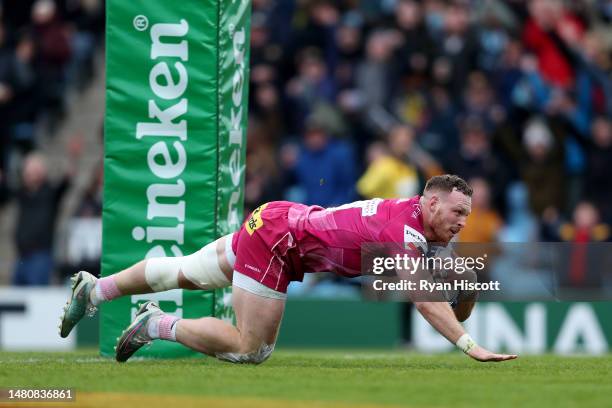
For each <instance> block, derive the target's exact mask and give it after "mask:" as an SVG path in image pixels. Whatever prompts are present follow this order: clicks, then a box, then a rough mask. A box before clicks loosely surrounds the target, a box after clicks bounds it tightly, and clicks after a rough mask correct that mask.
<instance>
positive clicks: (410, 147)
mask: <svg viewBox="0 0 612 408" xmlns="http://www.w3.org/2000/svg"><path fill="white" fill-rule="evenodd" d="M414 137H415V135H414V131H413V130H412V128H411V127H409V126H405V125H398V126H395V127H393V128H392V129H391V131H390V132H389V134H388V136H387V146H386V149H385V150H384V151H383V152H380V149H378V150H379V152H378V154H376V157H374V158H373V160H372V162H371V163H370V165H369V166H368V168H367V169H366V171H365V173H364V174H363V175H362V176H361V178H360V179H359V180H358V182H357V191H358V192H359V194H361V195H362V196H363V197H365V198H375V197H378V198H400V197H411V196H413V195H414V194H417V192H418V191H419V188H420V178H419V171H421V172H422V173H423V176H424V177H426V178H429V177H432V176H435V175H439V174H442V168H441V167H440V166H439V165H438V164H437V163H436V162H435V161H434V160H433V159H432V158H431V157H430V156H429V155H427V153H425V152H423V151H422V150H420V149H419V148H418V146H416V145H415V143H414ZM376 147H377V148H378V145H377V146H376ZM413 163H414V164H413Z"/></svg>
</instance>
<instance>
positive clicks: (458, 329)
mask: <svg viewBox="0 0 612 408" xmlns="http://www.w3.org/2000/svg"><path fill="white" fill-rule="evenodd" d="M414 305H415V306H416V308H417V310H418V311H419V313H421V314H422V315H423V317H424V318H425V320H427V321H428V322H429V324H431V325H432V326H433V327H434V328H435V329H436V330H437V331H438V332H439V333H440V334H442V335H443V336H444V337H446V338H447V339H448V340H449V341H450V342H451V343H453V344H455V345H457V347H459V348H460V349H461V350H462V351H463V352H464V353H465V354H467V355H468V356H470V357H472V358H473V359H474V360H477V361H505V360H513V359H515V358H517V357H518V356H517V355H516V354H497V353H492V352H490V351H489V350H487V349H485V348H483V347H480V346H479V345H478V344H476V343H475V342H474V340H472V338H471V337H470V335H469V334H467V333H466V332H465V330H464V329H463V327H462V326H461V324H459V322H458V321H457V318H456V317H455V314H454V313H453V310H452V309H451V308H450V306H449V305H448V303H446V302H414Z"/></svg>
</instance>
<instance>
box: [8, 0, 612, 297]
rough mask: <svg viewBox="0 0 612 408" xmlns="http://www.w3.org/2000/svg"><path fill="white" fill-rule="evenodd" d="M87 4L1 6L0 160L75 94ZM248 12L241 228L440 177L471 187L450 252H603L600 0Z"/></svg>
mask: <svg viewBox="0 0 612 408" xmlns="http://www.w3.org/2000/svg"><path fill="white" fill-rule="evenodd" d="M31 3H33V7H31V6H32V4H31ZM99 3H100V2H99V1H95V0H80V1H79V0H73V1H70V0H64V1H59V0H58V1H57V2H51V1H50V0H38V1H36V2H28V1H17V0H15V1H9V0H4V1H2V3H1V4H2V5H3V14H2V15H3V20H2V21H3V23H2V30H1V33H2V35H0V44H2V47H1V50H2V54H1V56H0V115H1V120H0V123H2V129H1V130H2V132H0V134H2V137H3V138H4V139H3V141H2V146H3V149H4V147H5V146H12V148H13V149H15V148H18V149H26V150H27V149H28V148H29V147H28V146H31V145H32V144H34V145H35V142H34V141H35V136H34V133H32V130H31V129H32V128H33V127H34V128H35V126H32V124H35V123H38V120H40V118H41V117H46V116H49V115H58V114H59V115H60V116H61V111H62V106H63V105H62V103H61V100H62V95H64V94H65V92H66V87H68V86H71V85H76V86H79V84H81V83H82V81H86V80H87V76H88V73H89V72H90V65H89V64H90V63H91V58H92V52H93V51H92V44H97V43H99V42H100V36H101V35H102V33H103V15H102V11H101V9H100V7H99V6H100V4H99ZM9 4H10V6H9ZM26 4H27V5H28V6H27V7H26ZM51 4H54V6H53V7H51V6H50V5H51ZM252 5H253V7H252V18H251V37H250V42H251V51H250V52H251V57H250V58H251V59H250V61H251V70H250V94H249V112H250V114H249V126H248V143H247V165H246V188H245V207H246V208H245V214H247V213H248V212H249V211H250V210H252V209H254V208H255V207H256V206H258V205H259V204H261V203H263V202H266V201H271V200H279V199H286V200H293V201H300V202H304V203H306V204H318V205H321V206H324V207H327V206H335V205H339V204H342V203H346V202H350V201H353V200H357V199H368V198H373V197H382V198H394V197H405V196H411V195H414V194H418V193H419V192H420V191H421V189H422V187H423V185H424V182H425V181H426V180H427V179H428V178H429V177H431V176H433V175H436V174H442V173H455V174H458V175H460V176H462V177H464V178H465V179H467V180H468V181H469V182H470V183H471V185H472V186H473V187H474V197H473V213H472V215H471V216H470V219H469V222H468V226H467V227H466V228H465V229H464V230H463V231H462V233H461V236H460V237H459V239H460V240H461V241H465V242H488V243H492V242H500V243H506V242H536V241H547V242H549V241H552V242H565V243H567V244H568V245H569V248H570V249H568V252H567V253H568V254H569V255H568V256H569V257H570V259H569V260H568V265H573V266H572V268H574V266H575V265H578V264H579V263H580V262H581V261H580V259H584V253H582V252H581V251H579V250H578V249H580V248H582V247H584V245H583V244H584V243H589V242H606V241H609V240H610V239H611V237H612V235H611V232H610V225H611V223H612V178H611V177H610V176H609V174H610V169H611V168H612V164H611V163H612V122H611V120H612V76H611V69H612V65H611V64H612V59H611V50H612V25H611V20H612V1H610V0H574V1H569V0H566V1H565V0H507V1H501V0H446V1H444V0H420V1H417V0H337V1H331V0H282V1H281V0H253V2H252ZM49 8H51V10H52V11H51V12H50V11H49ZM26 9H27V12H26ZM41 9H42V10H41ZM17 10H21V11H19V12H17ZM50 15H51V17H50ZM17 66H18V67H19V68H15V67H17ZM22 67H27V69H24V68H22ZM83 75H85V77H81V76H83ZM33 95H35V96H33ZM20 98H21V99H20ZM23 98H26V99H27V100H28V101H36V103H34V104H32V103H23V100H24V99H23ZM19 101H21V102H19ZM46 123H48V120H47V122H46ZM51 123H53V121H51ZM9 141H10V142H9ZM2 157H4V158H6V157H7V153H6V152H5V151H3V154H2ZM3 166H6V163H5V164H3ZM4 168H5V167H3V169H4ZM0 171H4V170H0ZM93 184H95V183H93ZM3 194H6V193H3ZM20 199H21V198H20ZM574 254H575V255H576V257H574V258H575V259H574V258H572V257H573V256H574ZM581 256H582V258H580V257H581ZM583 269H584V268H582V269H581V268H580V267H576V268H574V269H572V271H574V270H578V271H580V270H583ZM572 271H569V272H568V274H569V275H571V276H572V278H571V279H570V281H571V284H572V285H574V286H575V287H582V286H592V285H601V284H602V278H601V277H599V278H597V279H595V280H592V279H590V278H589V277H588V276H587V275H586V274H585V273H579V272H572ZM517 281H519V279H517ZM334 290H336V289H334Z"/></svg>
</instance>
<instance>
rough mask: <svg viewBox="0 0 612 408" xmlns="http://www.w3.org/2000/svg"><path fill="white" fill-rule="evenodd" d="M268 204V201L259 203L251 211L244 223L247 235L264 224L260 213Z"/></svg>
mask: <svg viewBox="0 0 612 408" xmlns="http://www.w3.org/2000/svg"><path fill="white" fill-rule="evenodd" d="M267 206H268V203H266V204H263V205H260V206H259V207H257V208H256V209H255V210H253V212H252V213H251V216H250V217H249V219H248V220H247V221H246V222H245V223H244V227H245V228H246V230H247V232H248V233H249V235H253V233H254V232H255V231H256V230H257V229H259V228H261V227H262V226H263V224H264V222H263V219H262V218H261V213H262V212H263V210H265V208H266V207H267Z"/></svg>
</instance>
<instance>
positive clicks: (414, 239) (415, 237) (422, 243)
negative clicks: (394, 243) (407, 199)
mask: <svg viewBox="0 0 612 408" xmlns="http://www.w3.org/2000/svg"><path fill="white" fill-rule="evenodd" d="M404 249H407V250H409V251H414V250H419V251H420V252H422V253H426V252H427V240H426V239H425V237H424V236H423V234H421V233H420V232H419V231H417V230H415V229H414V228H412V227H411V226H409V225H405V224H404Z"/></svg>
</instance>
